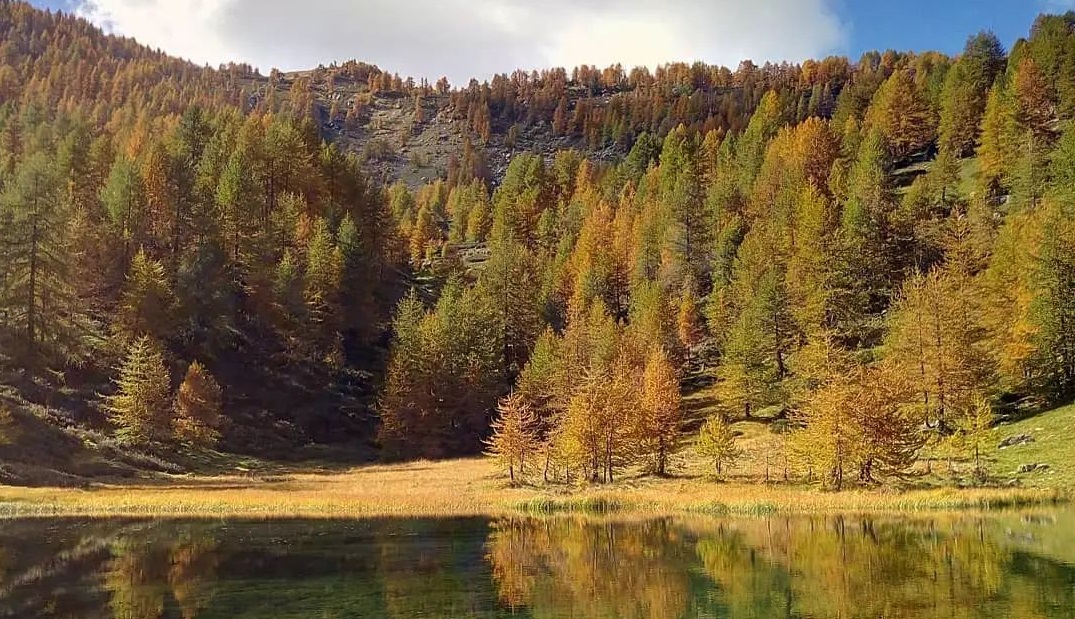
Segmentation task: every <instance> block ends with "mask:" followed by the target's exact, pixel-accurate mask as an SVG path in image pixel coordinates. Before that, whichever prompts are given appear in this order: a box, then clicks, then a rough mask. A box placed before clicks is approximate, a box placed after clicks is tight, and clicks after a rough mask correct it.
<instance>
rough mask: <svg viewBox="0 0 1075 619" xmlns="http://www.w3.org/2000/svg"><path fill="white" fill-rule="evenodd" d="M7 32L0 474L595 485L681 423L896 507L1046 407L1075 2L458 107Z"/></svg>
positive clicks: (1064, 332) (372, 70)
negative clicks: (916, 480)
mask: <svg viewBox="0 0 1075 619" xmlns="http://www.w3.org/2000/svg"><path fill="white" fill-rule="evenodd" d="M0 40H2V43H0V52H2V53H0V61H2V62H3V65H2V66H0V385H4V391H3V399H2V402H0V410H2V411H7V413H8V416H10V418H11V419H12V422H11V423H13V424H14V426H13V429H12V431H11V432H10V433H9V434H8V438H7V439H6V440H7V441H8V442H9V443H8V445H7V446H6V447H5V448H4V449H5V450H4V451H3V452H2V453H0V458H2V459H3V462H4V467H5V468H4V469H3V470H4V471H5V472H4V473H3V475H5V479H7V480H14V481H23V482H26V483H33V480H34V479H40V480H48V481H47V483H65V484H66V483H73V484H77V483H80V481H79V480H80V479H81V478H82V477H83V476H84V475H96V474H98V473H100V474H102V475H105V476H124V475H131V474H136V472H137V471H142V470H152V471H156V472H161V471H173V472H177V471H187V470H212V469H213V467H216V466H221V467H224V468H228V467H234V466H236V464H235V462H236V458H237V456H234V454H242V456H238V458H247V457H249V458H254V459H258V458H270V459H283V458H293V459H304V458H307V457H324V458H330V457H331V458H333V459H344V460H348V461H366V460H371V459H374V458H387V459H420V458H435V459H443V458H454V457H462V456H471V455H475V454H477V453H481V452H485V451H489V450H491V451H492V453H494V454H496V455H497V457H498V458H499V461H500V463H501V464H506V466H505V469H506V470H507V471H508V474H509V476H511V477H512V478H513V481H515V480H514V475H515V472H516V468H517V467H516V462H518V464H519V468H522V466H521V465H522V462H523V461H528V462H531V463H532V462H534V461H541V462H543V467H542V469H543V470H542V471H541V473H540V479H541V483H548V484H556V483H563V484H575V483H577V482H580V481H586V482H589V483H614V482H615V481H616V480H617V479H619V478H620V476H621V475H622V474H623V472H624V471H630V472H645V473H648V474H652V475H654V476H657V477H660V476H663V475H666V474H669V473H674V471H675V463H676V462H677V461H678V459H679V458H680V457H681V456H682V455H683V454H684V453H685V452H684V449H685V446H686V445H689V444H692V443H693V442H694V440H695V435H696V433H698V432H700V433H701V440H700V442H699V444H700V445H706V447H705V449H707V450H711V453H708V454H707V455H706V457H707V458H710V459H713V458H716V459H717V460H720V461H721V462H723V461H724V460H727V459H729V458H730V459H731V460H735V459H736V456H737V455H738V451H740V450H739V449H738V448H737V445H738V444H740V443H741V444H742V446H744V447H759V448H758V449H753V450H752V451H753V452H754V453H752V454H749V455H748V456H746V462H747V463H748V464H749V466H750V468H751V470H754V469H756V468H757V465H758V462H759V461H760V462H763V463H764V462H769V463H770V464H771V463H772V462H773V461H780V462H782V463H784V464H782V465H781V469H783V468H785V466H786V468H787V469H788V475H789V477H793V478H794V479H795V480H796V481H797V482H802V483H808V484H821V485H825V486H828V487H833V488H836V489H843V488H845V487H847V486H872V485H878V484H889V485H900V484H902V480H904V479H905V478H906V476H907V475H910V474H912V473H915V472H918V471H920V470H921V469H922V468H923V467H926V469H927V470H930V471H931V472H932V473H931V474H936V469H935V468H933V467H934V464H935V463H936V462H939V461H941V460H942V458H940V457H939V456H938V454H939V453H941V452H942V451H946V450H947V452H952V454H953V455H951V456H946V457H945V458H943V459H947V458H948V457H951V458H953V459H960V458H961V459H963V460H964V461H965V460H966V457H967V453H968V452H969V450H971V449H972V448H973V447H975V446H977V447H978V448H979V451H980V448H981V446H982V445H983V444H985V441H986V436H987V435H988V433H989V432H991V430H990V428H991V427H992V425H993V424H994V423H995V422H996V421H997V420H998V419H1000V418H1001V417H1000V415H1001V414H1006V413H1008V412H1010V411H1011V410H1027V409H1034V410H1044V409H1050V408H1056V407H1058V406H1061V405H1063V404H1065V403H1068V402H1070V401H1072V399H1073V398H1075V329H1073V328H1072V325H1075V302H1073V300H1075V244H1073V239H1075V230H1072V221H1075V216H1073V214H1072V209H1073V208H1075V200H1072V196H1073V195H1075V177H1073V175H1072V173H1071V170H1072V169H1075V131H1073V130H1071V129H1070V125H1071V123H1072V121H1075V13H1069V14H1067V15H1052V16H1050V15H1045V16H1042V17H1041V18H1039V19H1038V20H1037V22H1036V23H1035V24H1034V25H1033V27H1032V28H1031V30H1030V32H1029V34H1028V36H1027V38H1025V39H1022V40H1020V41H1018V42H1017V43H1016V44H1015V45H1014V46H1013V47H1012V49H1010V50H1008V49H1004V47H1003V46H1002V45H1001V43H1000V41H999V40H998V39H997V37H996V36H994V35H992V34H991V33H987V32H982V33H979V34H976V35H973V36H971V37H970V38H969V39H968V40H967V42H966V45H965V48H964V51H963V53H961V54H959V55H958V56H948V55H945V54H941V53H937V52H922V53H911V52H895V51H889V52H884V53H880V52H870V53H867V54H865V55H863V56H862V57H861V58H860V59H858V60H857V61H854V62H852V61H851V60H849V59H846V58H825V59H819V60H816V61H815V60H811V61H806V62H803V63H801V64H795V65H791V64H780V65H774V64H764V65H757V64H754V63H752V62H743V63H742V64H741V65H740V66H739V67H737V68H735V69H734V70H732V69H729V68H725V67H718V66H712V65H706V64H702V63H695V64H691V65H688V64H682V63H680V64H669V65H665V66H662V67H657V68H655V69H652V70H650V69H642V68H639V69H630V70H626V69H624V68H623V67H620V66H612V67H607V68H603V69H599V68H596V67H585V66H582V67H577V68H574V69H571V70H567V69H551V70H546V71H541V72H527V71H522V70H518V71H515V72H513V73H505V74H501V75H498V76H495V77H494V78H493V79H491V80H489V81H488V82H487V83H480V82H478V81H471V82H470V83H468V84H466V85H455V86H454V87H453V86H452V85H450V84H448V83H447V82H446V81H445V80H442V81H439V82H437V83H435V84H430V83H427V82H416V81H415V80H412V79H409V78H403V77H401V76H398V75H395V74H392V73H390V72H388V71H387V70H383V69H381V68H378V67H375V66H372V65H368V64H364V63H361V62H357V61H352V62H347V63H343V64H339V65H331V66H322V67H317V68H313V69H311V70H309V71H302V72H297V73H290V74H284V73H280V72H277V71H274V72H272V73H271V74H270V75H268V76H264V75H260V74H258V73H257V72H256V71H254V70H253V69H252V68H251V67H249V66H246V65H228V66H224V67H220V68H219V69H213V68H209V67H197V66H194V65H191V64H190V63H186V62H183V61H180V60H177V59H174V58H170V57H168V56H166V55H164V54H162V53H161V52H159V51H155V50H151V49H149V48H146V47H144V46H142V45H140V44H139V43H138V42H135V41H132V40H129V39H122V38H117V37H112V36H106V35H104V34H103V33H102V32H101V31H100V30H98V29H96V28H94V27H92V26H91V25H89V24H88V23H86V22H84V21H82V20H79V19H77V18H74V17H71V16H67V15H62V14H53V13H48V12H44V11H39V10H36V9H33V8H32V7H30V6H29V5H27V4H24V3H22V2H3V3H0ZM505 69H509V68H507V67H506V68H505ZM699 386H704V388H705V392H704V393H705V396H704V398H705V400H706V404H705V406H701V407H694V405H693V404H690V403H688V404H687V405H685V404H684V401H683V396H682V394H683V392H684V391H687V392H691V393H693V392H694V391H695V390H696V388H697V387H699ZM692 407H693V408H692ZM691 414H693V415H695V416H694V417H691ZM743 428H749V429H750V430H751V432H749V433H746V434H737V433H739V432H741V430H742V429H743ZM684 430H686V431H687V432H686V433H685V432H684ZM12 436H13V437H15V438H11V437H12ZM767 438H775V439H776V440H775V441H770V440H765V439H767ZM990 440H991V439H990ZM221 453H223V454H228V455H220V454H221ZM687 453H689V452H687ZM714 454H715V455H714ZM759 454H760V455H759ZM1006 456H1007V454H1005V457H1006ZM1000 457H1001V456H998V459H999V458H1000ZM1022 464H1027V463H1019V466H1022ZM1033 464H1036V463H1033ZM1049 464H1050V466H1052V464H1051V463H1049ZM238 466H243V465H242V464H238ZM1057 466H1060V465H1057ZM1042 470H1043V471H1044V469H1042ZM87 471H88V472H87ZM1035 471H1037V468H1036V467H1035ZM519 473H520V476H522V477H530V478H533V477H535V476H537V473H535V471H534V470H532V469H531V470H528V471H526V472H525V474H524V472H523V471H519ZM936 481H937V482H938V483H959V484H962V483H965V482H966V480H965V479H964V478H962V477H960V476H959V475H948V476H940V477H938V478H937V479H936ZM992 481H997V480H992Z"/></svg>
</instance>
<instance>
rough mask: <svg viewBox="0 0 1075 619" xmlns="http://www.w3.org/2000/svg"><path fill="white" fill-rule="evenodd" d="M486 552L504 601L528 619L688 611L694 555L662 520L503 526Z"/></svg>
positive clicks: (600, 618)
mask: <svg viewBox="0 0 1075 619" xmlns="http://www.w3.org/2000/svg"><path fill="white" fill-rule="evenodd" d="M487 549H488V550H487V552H488V555H487V556H488V559H489V561H490V563H491V564H492V566H493V577H494V580H495V581H496V585H497V590H498V592H499V595H500V599H501V600H502V602H503V603H504V604H506V605H509V606H511V607H513V608H515V607H520V606H526V607H528V608H529V609H530V611H531V613H532V614H533V616H534V617H565V616H567V617H588V618H593V619H603V618H606V617H619V618H632V617H652V618H655V619H661V618H675V617H681V616H683V615H684V613H685V612H686V610H687V607H688V600H689V592H690V582H689V577H690V564H689V561H690V560H691V559H692V557H691V556H690V555H689V554H688V553H687V547H686V546H685V545H684V544H683V541H682V539H681V537H680V531H679V529H678V528H676V527H674V526H671V525H670V523H669V522H668V521H664V520H657V521H651V522H646V523H641V524H613V523H596V522H587V521H577V520H527V519H519V520H503V521H500V522H497V523H495V524H494V525H493V527H492V531H491V533H490V535H489V542H488V544H487Z"/></svg>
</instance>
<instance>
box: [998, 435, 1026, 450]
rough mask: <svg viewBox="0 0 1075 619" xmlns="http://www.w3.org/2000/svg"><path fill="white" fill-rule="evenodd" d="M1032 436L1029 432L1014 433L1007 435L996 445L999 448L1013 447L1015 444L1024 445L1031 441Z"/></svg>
mask: <svg viewBox="0 0 1075 619" xmlns="http://www.w3.org/2000/svg"><path fill="white" fill-rule="evenodd" d="M1033 442H1034V437H1033V436H1030V435H1029V434H1016V435H1015V436H1009V437H1008V438H1006V439H1004V440H1003V441H1001V442H1000V445H997V447H998V448H999V449H1007V448H1008V447H1015V446H1016V445H1026V444H1028V443H1033Z"/></svg>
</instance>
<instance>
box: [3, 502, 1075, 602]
mask: <svg viewBox="0 0 1075 619" xmlns="http://www.w3.org/2000/svg"><path fill="white" fill-rule="evenodd" d="M0 617H18V618H20V619H21V618H36V617H57V618H60V617H62V618H68V619H82V618H102V619H111V618H116V619H158V618H182V619H194V618H198V619H201V618H217V617H219V618H229V619H230V618H257V619H282V618H298V617H303V618H306V617H310V618H315V619H330V618H343V617H356V618H382V617H384V618H400V619H414V618H431V619H432V618H438V619H439V618H452V619H456V618H471V617H473V618H483V619H496V618H507V617H511V618H528V617H533V618H542V619H569V618H570V619H605V618H609V619H612V618H616V619H633V618H653V619H661V618H664V619H673V618H692V617H712V618H716V617H729V618H740V617H742V618H748V617H749V618H754V617H756V618H779V617H817V618H822V617H826V618H827V617H838V618H853V617H856V618H857V617H863V618H882V617H883V618H897V617H907V618H912V617H914V618H934V617H937V618H940V617H944V618H948V619H951V618H961V617H966V618H993V617H1016V618H1020V619H1032V618H1037V617H1040V618H1053V617H1075V509H1073V508H1071V507H1060V508H1042V509H1034V510H1020V511H1012V512H994V513H985V514H980V513H973V514H972V513H956V514H922V515H872V516H871V515H844V516H833V515H826V516H783V515H781V516H769V517H754V518H718V517H702V516H699V517H683V518H661V519H652V518H642V517H639V518H632V517H630V516H623V517H611V518H606V517H584V516H569V517H547V518H535V517H522V516H520V517H517V518H500V519H488V518H465V519H383V520H350V521H342V520H264V521H232V520H121V519H23V520H3V521H0Z"/></svg>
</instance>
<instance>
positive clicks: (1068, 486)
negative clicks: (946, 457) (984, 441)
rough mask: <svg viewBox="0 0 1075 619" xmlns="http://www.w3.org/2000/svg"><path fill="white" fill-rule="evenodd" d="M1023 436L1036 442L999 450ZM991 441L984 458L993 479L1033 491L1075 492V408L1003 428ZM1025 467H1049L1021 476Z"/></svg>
mask: <svg viewBox="0 0 1075 619" xmlns="http://www.w3.org/2000/svg"><path fill="white" fill-rule="evenodd" d="M1023 434H1025V435H1028V436H1030V437H1031V438H1032V439H1033V441H1032V442H1029V443H1025V444H1022V445H1014V446H1012V447H1007V448H1004V449H1001V448H1000V447H999V445H1000V443H1001V441H1003V440H1005V439H1007V438H1009V437H1013V436H1019V435H1023ZM990 439H991V440H990V445H989V448H988V449H987V450H986V453H985V454H984V455H985V458H986V462H987V466H988V468H989V472H990V474H991V475H992V476H994V477H996V478H998V479H999V480H1001V481H1007V482H1008V483H1011V481H1012V480H1015V482H1016V483H1018V484H1019V485H1021V486H1026V487H1031V488H1055V489H1065V490H1075V405H1071V406H1065V407H1062V408H1058V409H1055V410H1051V411H1048V412H1045V413H1041V414H1038V415H1034V416H1032V417H1028V418H1026V419H1023V420H1021V421H1018V422H1015V423H1008V424H1002V425H999V426H997V427H996V428H994V429H993V431H992V432H991V437H990ZM1025 465H1046V466H1047V467H1048V469H1047V470H1035V471H1034V472H1024V473H1020V472H1019V469H1020V467H1023V466H1025Z"/></svg>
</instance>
